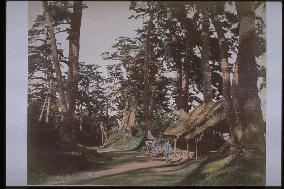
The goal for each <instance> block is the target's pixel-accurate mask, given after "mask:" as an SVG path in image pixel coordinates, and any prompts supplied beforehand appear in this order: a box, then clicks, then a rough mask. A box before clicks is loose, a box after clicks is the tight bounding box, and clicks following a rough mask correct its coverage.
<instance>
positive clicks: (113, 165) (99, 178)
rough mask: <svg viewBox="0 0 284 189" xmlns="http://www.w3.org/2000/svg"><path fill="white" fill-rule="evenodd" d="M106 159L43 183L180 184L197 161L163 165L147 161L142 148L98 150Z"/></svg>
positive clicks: (147, 158) (163, 162)
mask: <svg viewBox="0 0 284 189" xmlns="http://www.w3.org/2000/svg"><path fill="white" fill-rule="evenodd" d="M98 152H99V153H101V154H104V155H105V156H106V157H108V159H106V160H102V159H101V160H97V161H96V163H99V166H97V167H95V168H94V169H93V170H90V171H84V172H77V173H74V174H69V175H65V176H54V177H50V178H48V179H47V180H46V181H45V182H44V183H42V184H43V185H127V186H137V185H143V186H151V185H154V186H158V185H166V186H169V185H183V184H184V183H183V180H184V179H185V177H186V176H187V175H188V174H189V173H190V172H191V171H193V170H194V169H195V168H197V167H198V165H199V164H200V162H184V163H174V164H166V163H165V161H158V160H150V159H149V157H147V156H146V155H145V152H143V151H114V150H111V149H102V148H100V149H98Z"/></svg>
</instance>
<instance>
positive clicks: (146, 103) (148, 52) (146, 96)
mask: <svg viewBox="0 0 284 189" xmlns="http://www.w3.org/2000/svg"><path fill="white" fill-rule="evenodd" d="M149 16H150V18H149V21H148V23H149V24H148V29H147V34H146V39H145V47H144V56H145V58H144V59H145V61H144V64H143V73H144V79H143V81H144V91H143V122H142V126H143V128H144V129H145V130H146V131H147V132H146V133H145V134H146V136H147V138H148V137H149V136H150V132H151V125H150V110H149V108H150V97H151V91H150V81H149V71H150V67H151V62H152V58H153V57H152V53H153V52H152V51H153V49H151V46H152V45H151V43H150V41H149V40H150V37H151V35H152V30H153V29H154V23H153V19H154V12H153V10H152V11H151V12H150V15H149Z"/></svg>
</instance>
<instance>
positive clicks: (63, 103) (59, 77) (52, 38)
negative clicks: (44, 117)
mask: <svg viewBox="0 0 284 189" xmlns="http://www.w3.org/2000/svg"><path fill="white" fill-rule="evenodd" d="M42 3H43V10H44V11H43V12H44V16H45V19H46V23H47V28H48V33H49V34H50V35H49V36H50V47H51V57H52V62H53V67H54V69H55V74H56V79H57V82H58V93H59V105H60V109H61V113H62V117H61V119H64V117H63V116H64V113H65V112H67V107H66V101H65V93H64V88H63V80H62V75H61V68H60V63H59V59H58V50H57V44H56V38H55V33H54V29H53V26H52V23H53V21H52V19H51V17H50V15H49V13H48V2H47V1H42Z"/></svg>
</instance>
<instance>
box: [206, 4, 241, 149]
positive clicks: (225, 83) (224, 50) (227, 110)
mask: <svg viewBox="0 0 284 189" xmlns="http://www.w3.org/2000/svg"><path fill="white" fill-rule="evenodd" d="M210 12H211V14H212V21H213V23H214V26H215V30H216V32H217V36H218V40H219V48H220V63H221V69H222V95H223V107H224V114H225V116H226V117H227V121H228V125H229V130H230V142H231V145H232V146H235V145H236V143H237V140H236V139H235V137H236V133H235V132H234V128H236V127H237V120H238V118H236V114H235V112H234V111H233V103H232V98H231V82H230V73H229V64H228V63H229V62H228V50H229V49H228V44H227V41H226V38H225V35H224V31H223V28H222V25H221V23H220V21H219V18H218V13H217V11H216V8H215V7H214V8H212V9H211V11H210Z"/></svg>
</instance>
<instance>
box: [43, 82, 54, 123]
mask: <svg viewBox="0 0 284 189" xmlns="http://www.w3.org/2000/svg"><path fill="white" fill-rule="evenodd" d="M52 84H53V82H52V79H50V81H49V87H48V93H47V95H48V99H47V107H46V117H45V122H46V123H48V121H49V112H50V103H51V102H50V101H51V93H52Z"/></svg>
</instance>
